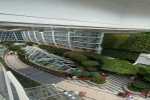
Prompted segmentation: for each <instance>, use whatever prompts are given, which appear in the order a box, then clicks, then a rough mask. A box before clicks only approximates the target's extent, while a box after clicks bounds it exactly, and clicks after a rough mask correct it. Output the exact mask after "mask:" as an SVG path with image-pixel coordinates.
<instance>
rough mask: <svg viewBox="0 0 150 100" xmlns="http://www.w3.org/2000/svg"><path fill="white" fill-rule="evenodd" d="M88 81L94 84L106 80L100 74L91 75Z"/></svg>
mask: <svg viewBox="0 0 150 100" xmlns="http://www.w3.org/2000/svg"><path fill="white" fill-rule="evenodd" d="M90 81H91V82H94V83H96V84H104V83H105V82H106V80H105V79H104V78H103V77H102V76H97V77H93V78H91V80H90Z"/></svg>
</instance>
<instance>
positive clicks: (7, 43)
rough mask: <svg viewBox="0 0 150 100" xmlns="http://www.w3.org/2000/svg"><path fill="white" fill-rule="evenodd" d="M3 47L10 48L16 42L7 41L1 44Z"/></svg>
mask: <svg viewBox="0 0 150 100" xmlns="http://www.w3.org/2000/svg"><path fill="white" fill-rule="evenodd" d="M1 44H2V45H4V46H6V47H10V46H12V45H13V44H14V42H10V41H5V42H1Z"/></svg>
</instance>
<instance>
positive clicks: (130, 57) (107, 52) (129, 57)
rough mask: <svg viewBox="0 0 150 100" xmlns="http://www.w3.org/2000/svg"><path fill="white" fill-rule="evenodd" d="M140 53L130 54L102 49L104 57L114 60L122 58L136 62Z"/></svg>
mask: <svg viewBox="0 0 150 100" xmlns="http://www.w3.org/2000/svg"><path fill="white" fill-rule="evenodd" d="M139 54H140V53H136V52H128V51H121V50H115V49H102V55H104V56H110V57H114V58H120V59H124V60H130V61H135V60H137V58H138V57H139Z"/></svg>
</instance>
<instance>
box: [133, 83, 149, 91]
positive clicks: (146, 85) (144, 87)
mask: <svg viewBox="0 0 150 100" xmlns="http://www.w3.org/2000/svg"><path fill="white" fill-rule="evenodd" d="M132 85H133V87H135V88H137V89H140V90H149V91H150V84H149V83H145V82H142V81H139V82H135V83H133V84H132Z"/></svg>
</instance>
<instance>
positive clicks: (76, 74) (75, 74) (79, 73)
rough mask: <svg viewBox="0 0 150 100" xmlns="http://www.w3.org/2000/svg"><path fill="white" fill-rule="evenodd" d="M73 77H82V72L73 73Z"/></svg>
mask: <svg viewBox="0 0 150 100" xmlns="http://www.w3.org/2000/svg"><path fill="white" fill-rule="evenodd" d="M72 75H73V76H81V72H73V73H72Z"/></svg>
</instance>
